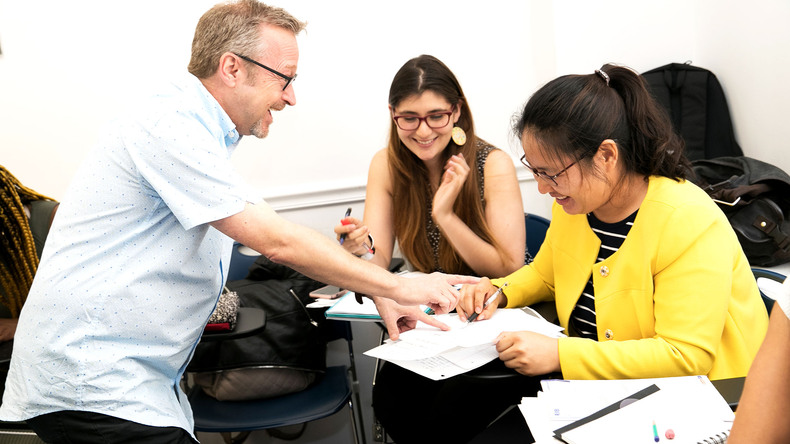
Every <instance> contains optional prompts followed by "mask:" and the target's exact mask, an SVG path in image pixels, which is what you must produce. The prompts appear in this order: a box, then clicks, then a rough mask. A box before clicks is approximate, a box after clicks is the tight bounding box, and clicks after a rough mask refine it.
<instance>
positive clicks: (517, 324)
mask: <svg viewBox="0 0 790 444" xmlns="http://www.w3.org/2000/svg"><path fill="white" fill-rule="evenodd" d="M436 318H437V319H438V320H440V321H442V322H444V323H445V324H447V325H448V326H449V327H450V328H451V329H450V330H449V331H442V330H440V329H438V328H436V327H433V326H429V325H427V324H424V323H421V322H420V323H418V324H417V327H416V328H414V329H413V330H409V331H407V332H403V333H401V335H400V339H399V340H398V341H388V342H385V343H384V344H382V345H380V346H378V347H376V348H373V349H371V350H368V351H367V352H365V354H366V355H368V356H371V357H374V358H379V359H383V360H386V361H389V362H392V363H394V364H397V365H400V366H401V367H403V368H406V369H409V370H411V371H413V372H415V373H418V374H420V375H422V376H425V377H427V378H430V379H434V380H439V379H445V378H449V377H451V376H455V375H458V374H461V373H464V372H466V371H469V370H472V369H475V368H477V367H480V366H482V365H484V364H486V363H488V362H490V361H492V360H494V359H496V358H497V357H498V356H499V355H498V353H497V352H496V346H495V344H494V341H495V340H496V338H497V336H499V334H500V333H502V332H505V331H527V330H528V331H536V332H539V333H542V334H545V335H547V336H552V337H559V336H561V335H562V333H561V331H562V328H561V327H559V326H557V325H554V324H551V323H549V322H547V321H546V320H544V319H542V318H536V317H534V316H531V315H529V314H527V313H525V312H524V311H522V310H520V309H499V310H497V311H496V312H494V314H493V315H492V316H491V318H489V319H485V320H482V321H476V322H472V323H467V322H465V321H461V320H460V319H459V318H458V315H457V314H444V315H437V316H436Z"/></svg>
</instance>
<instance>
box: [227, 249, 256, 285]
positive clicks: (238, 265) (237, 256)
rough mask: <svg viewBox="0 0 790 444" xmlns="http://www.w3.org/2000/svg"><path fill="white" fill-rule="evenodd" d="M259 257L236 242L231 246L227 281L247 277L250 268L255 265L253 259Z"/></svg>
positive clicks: (253, 251)
mask: <svg viewBox="0 0 790 444" xmlns="http://www.w3.org/2000/svg"><path fill="white" fill-rule="evenodd" d="M258 256H260V253H258V252H257V251H255V250H253V249H251V248H249V247H245V246H244V245H242V244H240V243H238V242H236V243H234V244H233V253H231V256H230V269H229V270H228V279H227V280H229V281H238V280H239V279H244V278H245V277H247V273H249V271H250V267H251V266H252V264H253V263H255V259H257V258H258Z"/></svg>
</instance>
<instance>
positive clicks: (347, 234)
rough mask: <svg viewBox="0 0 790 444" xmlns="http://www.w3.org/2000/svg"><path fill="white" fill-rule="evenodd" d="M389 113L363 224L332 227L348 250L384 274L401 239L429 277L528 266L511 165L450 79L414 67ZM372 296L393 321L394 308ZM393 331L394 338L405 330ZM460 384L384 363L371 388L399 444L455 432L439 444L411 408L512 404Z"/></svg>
mask: <svg viewBox="0 0 790 444" xmlns="http://www.w3.org/2000/svg"><path fill="white" fill-rule="evenodd" d="M389 111H390V117H391V121H390V132H389V143H388V145H387V147H386V148H385V149H382V150H381V151H379V152H377V153H376V155H375V156H374V157H373V160H372V162H371V165H370V169H369V173H368V183H367V196H366V199H365V214H364V220H363V221H360V220H358V219H356V218H353V217H347V218H345V219H344V220H343V223H344V224H345V225H344V224H339V225H337V226H336V227H335V232H336V233H337V235H338V239H341V238H342V240H343V246H344V247H345V248H346V249H347V250H348V251H350V252H352V253H354V254H357V255H358V256H361V257H363V258H366V259H368V260H370V261H373V262H374V263H376V264H378V265H380V266H382V267H386V266H388V265H389V263H390V260H391V259H392V253H393V250H394V248H395V242H396V241H397V243H398V247H399V249H400V252H401V254H402V255H403V257H404V258H405V259H406V260H407V261H408V263H409V264H410V266H411V268H412V269H414V270H416V271H421V272H426V273H430V272H434V271H442V272H448V273H457V274H471V275H477V276H487V275H497V276H499V275H502V274H503V273H505V274H508V273H511V272H513V271H515V270H516V269H518V268H519V267H521V266H522V265H524V263H525V259H526V245H525V244H526V234H525V225H524V208H523V205H522V202H521V192H520V190H519V185H518V181H517V178H516V171H515V167H514V165H513V161H512V160H511V158H510V156H509V155H507V153H505V152H503V151H501V150H499V149H497V148H495V147H493V146H492V145H490V144H489V143H487V142H486V141H484V140H483V139H481V138H479V137H478V136H477V134H476V132H475V127H474V121H473V119H472V112H471V109H470V107H469V103H468V101H467V99H466V97H465V96H464V93H463V90H462V89H461V85H460V84H459V83H458V80H457V79H456V77H455V75H454V74H453V73H452V71H450V69H449V68H448V67H447V66H446V65H445V64H444V63H442V62H441V61H440V60H438V59H437V58H436V57H433V56H430V55H421V56H419V57H416V58H413V59H411V60H409V61H408V62H406V64H404V65H403V66H402V67H401V68H400V70H399V71H398V72H397V73H396V74H395V77H394V78H393V81H392V85H391V87H390V94H389ZM374 239H375V242H374V241H373V240H374ZM374 248H375V250H374ZM372 296H374V300H376V304H377V307H378V308H379V312H380V313H381V315H382V318H384V320H385V321H388V315H387V310H388V309H389V307H391V306H392V305H394V303H392V302H389V301H385V300H381V299H379V298H375V295H372ZM398 309H399V310H408V309H409V308H405V307H399V308H398ZM411 309H412V310H417V311H419V309H417V308H411ZM387 327H388V330H389V332H390V337H394V336H395V335H397V334H398V331H397V330H398V328H403V326H401V325H399V326H397V327H395V326H393V325H390V324H388V325H387ZM455 384H456V381H455V378H450V380H447V381H438V382H437V381H432V380H429V379H427V378H424V377H422V376H419V375H417V374H415V373H412V372H410V371H408V370H404V369H402V368H400V367H397V366H395V365H391V364H388V363H386V364H384V366H383V367H382V369H381V371H380V372H379V374H378V378H377V381H376V386H375V388H374V409H375V411H376V415H377V417H378V419H379V420H381V422H382V423H383V424H384V427H385V429H386V430H387V432H388V434H389V435H390V436H392V437H393V438H394V439H395V441H397V442H399V443H400V442H404V443H408V442H412V441H413V438H412V435H413V434H414V433H415V432H416V433H417V434H418V435H419V436H420V439H426V440H427V441H431V442H456V441H455V440H454V438H453V436H454V433H453V431H444V427H442V431H441V433H440V436H441V439H440V440H439V441H435V440H433V438H431V437H432V436H434V435H433V434H432V433H433V432H429V431H424V430H421V429H422V428H421V427H418V426H417V425H416V422H415V421H421V420H422V419H424V418H423V417H421V416H420V415H421V413H419V412H422V410H420V409H415V408H413V407H414V404H415V403H421V404H424V405H426V406H427V405H440V406H444V407H441V408H440V410H444V411H446V412H451V411H456V410H455V409H450V407H451V406H452V405H453V404H455V407H457V406H458V405H457V403H456V402H455V399H456V398H455V397H456V396H464V397H467V398H468V399H469V400H470V401H471V402H472V403H473V404H476V405H478V406H479V407H480V408H486V407H487V406H488V405H492V403H493V405H502V404H504V405H507V404H508V403H510V402H511V401H513V400H514V399H515V398H507V400H506V401H504V402H503V401H501V397H500V394H501V393H502V392H506V390H499V391H497V392H495V393H494V397H496V398H497V399H496V400H490V399H488V398H489V397H490V396H489V393H490V392H488V391H482V392H477V393H482V397H481V396H477V393H473V394H469V393H461V392H459V391H458V390H456V389H455V388H454V387H455ZM512 392H513V393H515V392H516V391H515V390H514V391H512ZM415 396H419V398H420V399H415ZM483 398H485V399H483ZM474 416H475V417H474V418H469V423H475V424H481V425H482V426H485V424H487V422H486V421H490V420H491V419H493V417H492V418H487V416H486V415H478V414H475V415H474ZM454 419H458V417H454ZM416 429H420V430H419V431H418V430H416ZM476 429H477V428H476V427H471V428H470V429H469V430H476ZM464 433H468V431H464Z"/></svg>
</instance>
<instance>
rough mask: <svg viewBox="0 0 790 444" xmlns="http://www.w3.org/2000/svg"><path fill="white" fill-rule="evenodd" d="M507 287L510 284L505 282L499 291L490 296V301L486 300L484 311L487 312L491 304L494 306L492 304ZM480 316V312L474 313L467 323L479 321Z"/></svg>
mask: <svg viewBox="0 0 790 444" xmlns="http://www.w3.org/2000/svg"><path fill="white" fill-rule="evenodd" d="M507 286H508V283H507V282H505V283H503V284H502V286H501V287H499V288H498V289H497V291H495V292H494V293H493V294H491V296H489V297H488V299H486V301H485V302H484V303H483V310H485V309H486V307H488V306H489V305H491V304H492V303H493V302H494V301H495V300H496V298H497V297H498V296H499V294H500V293H502V290H503V289H504V288H505V287H507ZM479 314H480V313H478V312H474V313H472V314H471V316H469V317H468V318H467V319H466V322H467V323H470V322H474V320H475V319H477V316H478V315H479Z"/></svg>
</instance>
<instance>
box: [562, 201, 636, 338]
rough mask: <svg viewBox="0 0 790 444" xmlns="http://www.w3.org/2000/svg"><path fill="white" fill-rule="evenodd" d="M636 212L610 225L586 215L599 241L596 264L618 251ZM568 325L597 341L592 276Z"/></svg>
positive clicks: (584, 336) (591, 215)
mask: <svg viewBox="0 0 790 444" xmlns="http://www.w3.org/2000/svg"><path fill="white" fill-rule="evenodd" d="M637 211H638V210H637ZM637 211H634V213H633V214H631V215H630V216H628V217H627V218H625V219H623V220H621V221H620V222H615V223H612V224H608V223H605V222H601V221H600V220H598V218H596V217H595V215H593V214H592V213H589V214H587V221H588V223H589V224H590V228H592V230H593V233H595V235H596V236H598V238H599V239H600V240H601V249H600V250H599V251H598V259H597V260H596V263H597V262H601V261H603V260H604V259H606V258H608V257H609V256H611V255H613V254H614V253H615V252H616V251H617V250H618V249H620V246H621V245H623V241H625V237H626V236H627V235H628V232H629V231H630V230H631V226H633V225H634V219H636V213H637ZM570 323H571V326H572V327H573V330H575V332H576V333H577V334H578V335H579V336H581V337H583V338H591V339H595V340H598V328H597V324H596V316H595V289H594V288H593V280H592V274H590V279H589V280H588V281H587V285H586V286H585V287H584V290H583V291H582V294H581V296H580V297H579V301H578V302H577V303H576V307H574V309H573V311H572V312H571V321H570Z"/></svg>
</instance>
